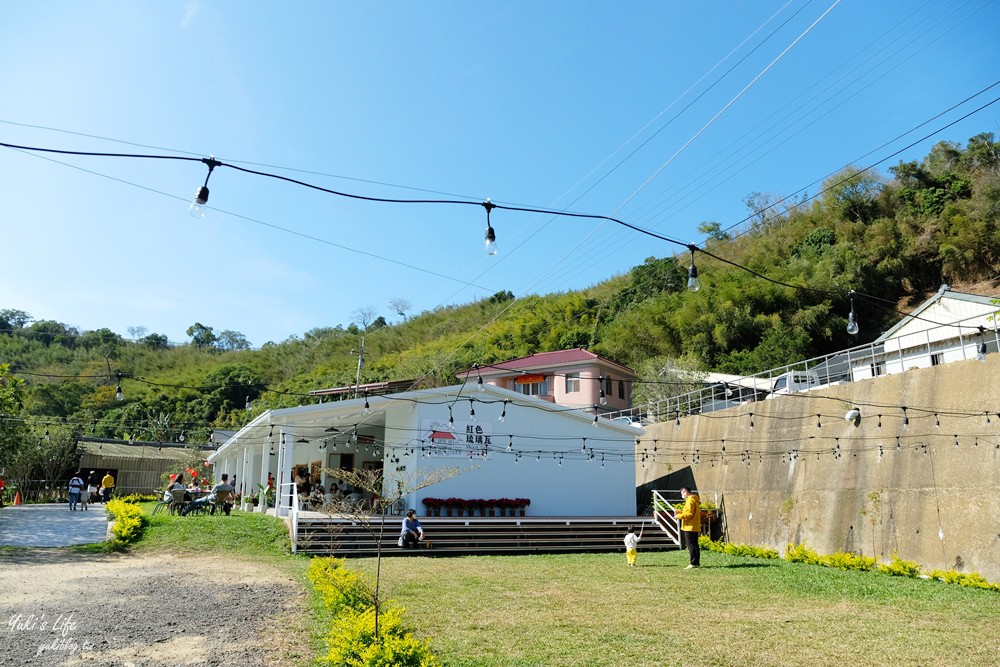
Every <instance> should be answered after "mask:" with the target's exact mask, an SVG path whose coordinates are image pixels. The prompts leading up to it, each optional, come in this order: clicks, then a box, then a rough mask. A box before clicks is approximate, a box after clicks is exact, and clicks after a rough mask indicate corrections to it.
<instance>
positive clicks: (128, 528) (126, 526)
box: [104, 498, 146, 544]
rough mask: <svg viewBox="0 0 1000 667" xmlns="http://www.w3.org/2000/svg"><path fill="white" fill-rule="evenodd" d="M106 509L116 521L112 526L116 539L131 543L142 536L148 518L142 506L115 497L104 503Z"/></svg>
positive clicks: (112, 532)
mask: <svg viewBox="0 0 1000 667" xmlns="http://www.w3.org/2000/svg"><path fill="white" fill-rule="evenodd" d="M104 509H105V510H106V511H107V513H108V516H110V517H111V519H112V520H113V521H114V522H115V523H114V526H112V527H111V534H112V535H114V536H115V539H116V540H118V541H119V542H122V543H124V544H131V543H132V542H135V541H136V540H138V539H139V537H140V536H142V529H143V526H145V524H146V518H145V516H144V515H143V513H142V508H140V507H139V506H138V505H136V504H135V503H131V502H126V501H124V500H120V499H118V498H114V499H112V500H109V501H108V502H107V503H105V504H104Z"/></svg>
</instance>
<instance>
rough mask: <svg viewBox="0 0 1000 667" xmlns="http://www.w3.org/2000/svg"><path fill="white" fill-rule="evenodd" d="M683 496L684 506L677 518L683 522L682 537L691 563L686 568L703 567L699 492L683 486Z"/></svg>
mask: <svg viewBox="0 0 1000 667" xmlns="http://www.w3.org/2000/svg"><path fill="white" fill-rule="evenodd" d="M681 498H683V499H684V507H683V508H681V509H680V510H678V512H677V520H678V521H680V522H681V537H682V538H683V542H684V543H685V544H686V545H687V550H688V558H689V561H690V562H689V563H688V566H687V567H686V568H684V569H685V570H690V569H693V568H696V567H701V549H700V548H699V547H698V536H699V535H701V502H700V501H699V499H698V494H697V493H691V489H689V488H688V487H686V486H685V487H683V488H682V489H681Z"/></svg>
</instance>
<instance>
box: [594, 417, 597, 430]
mask: <svg viewBox="0 0 1000 667" xmlns="http://www.w3.org/2000/svg"><path fill="white" fill-rule="evenodd" d="M594 428H597V415H594Z"/></svg>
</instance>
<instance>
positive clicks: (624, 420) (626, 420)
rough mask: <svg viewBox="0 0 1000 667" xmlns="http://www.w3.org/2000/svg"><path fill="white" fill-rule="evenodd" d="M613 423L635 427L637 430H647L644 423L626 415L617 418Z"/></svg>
mask: <svg viewBox="0 0 1000 667" xmlns="http://www.w3.org/2000/svg"><path fill="white" fill-rule="evenodd" d="M611 421H613V422H614V423H616V424H624V425H625V426H634V427H636V428H645V427H644V426H643V425H642V422H641V421H639V419H638V418H637V417H628V416H626V415H622V416H621V417H615V418H614V419H612V420H611Z"/></svg>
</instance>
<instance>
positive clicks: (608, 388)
mask: <svg viewBox="0 0 1000 667" xmlns="http://www.w3.org/2000/svg"><path fill="white" fill-rule="evenodd" d="M604 394H605V396H610V395H611V378H604Z"/></svg>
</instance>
